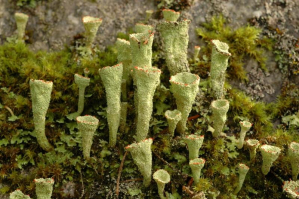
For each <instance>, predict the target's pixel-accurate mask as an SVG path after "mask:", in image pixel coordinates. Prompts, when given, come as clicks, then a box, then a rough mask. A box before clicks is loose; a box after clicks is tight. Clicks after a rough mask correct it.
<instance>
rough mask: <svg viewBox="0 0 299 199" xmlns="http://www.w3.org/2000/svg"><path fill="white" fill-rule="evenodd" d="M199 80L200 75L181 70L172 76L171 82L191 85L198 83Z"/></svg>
mask: <svg viewBox="0 0 299 199" xmlns="http://www.w3.org/2000/svg"><path fill="white" fill-rule="evenodd" d="M199 80H200V77H199V76H198V75H196V74H193V73H189V72H181V73H177V74H175V75H173V76H171V77H170V80H169V82H170V83H174V84H178V85H182V86H190V85H194V84H196V83H197V82H198V81H199Z"/></svg>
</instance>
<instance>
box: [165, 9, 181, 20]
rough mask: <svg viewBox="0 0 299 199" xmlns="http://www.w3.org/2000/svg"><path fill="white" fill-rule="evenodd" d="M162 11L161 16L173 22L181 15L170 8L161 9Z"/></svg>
mask: <svg viewBox="0 0 299 199" xmlns="http://www.w3.org/2000/svg"><path fill="white" fill-rule="evenodd" d="M162 13H163V17H164V19H165V20H166V21H173V22H175V21H177V20H178V18H179V17H180V15H181V14H180V13H179V12H176V11H174V10H171V9H164V10H162Z"/></svg>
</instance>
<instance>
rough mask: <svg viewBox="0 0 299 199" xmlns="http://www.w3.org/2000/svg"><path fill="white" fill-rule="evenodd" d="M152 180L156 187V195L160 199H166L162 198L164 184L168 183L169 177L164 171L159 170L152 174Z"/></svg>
mask: <svg viewBox="0 0 299 199" xmlns="http://www.w3.org/2000/svg"><path fill="white" fill-rule="evenodd" d="M153 178H154V180H155V181H156V183H157V185H158V193H159V196H160V198H161V199H166V197H165V196H164V188H165V184H167V183H169V182H170V175H169V173H168V172H167V171H165V170H164V169H159V170H157V171H156V172H155V173H154V174H153Z"/></svg>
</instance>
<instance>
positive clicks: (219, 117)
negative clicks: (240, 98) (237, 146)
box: [211, 99, 229, 137]
mask: <svg viewBox="0 0 299 199" xmlns="http://www.w3.org/2000/svg"><path fill="white" fill-rule="evenodd" d="M211 109H212V117H211V119H212V120H211V121H212V126H213V132H212V134H213V137H218V136H219V135H220V134H221V133H222V129H223V127H224V124H225V122H226V113H227V111H228V109H229V102H228V101H227V100H225V99H219V100H214V101H212V103H211Z"/></svg>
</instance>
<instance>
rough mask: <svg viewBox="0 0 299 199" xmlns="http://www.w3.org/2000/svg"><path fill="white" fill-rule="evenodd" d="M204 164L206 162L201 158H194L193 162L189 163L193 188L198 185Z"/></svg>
mask: <svg viewBox="0 0 299 199" xmlns="http://www.w3.org/2000/svg"><path fill="white" fill-rule="evenodd" d="M205 162H206V161H205V160H204V159H202V158H195V159H193V160H190V162H189V166H190V167H191V170H192V176H193V180H194V183H195V186H196V185H197V184H198V183H199V179H200V175H201V170H202V168H203V167H204V165H205Z"/></svg>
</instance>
